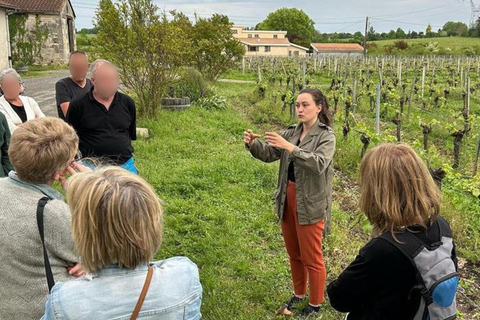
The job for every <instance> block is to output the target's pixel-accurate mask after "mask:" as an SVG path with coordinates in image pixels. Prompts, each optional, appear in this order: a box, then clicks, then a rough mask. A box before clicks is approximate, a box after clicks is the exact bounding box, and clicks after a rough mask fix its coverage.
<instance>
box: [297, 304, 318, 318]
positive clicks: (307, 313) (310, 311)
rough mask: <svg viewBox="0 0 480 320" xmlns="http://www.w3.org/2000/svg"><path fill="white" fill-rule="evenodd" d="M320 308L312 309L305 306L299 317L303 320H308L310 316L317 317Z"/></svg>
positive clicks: (309, 306)
mask: <svg viewBox="0 0 480 320" xmlns="http://www.w3.org/2000/svg"><path fill="white" fill-rule="evenodd" d="M320 311H321V310H320V306H318V307H313V306H311V305H310V304H307V305H306V306H305V308H303V310H302V313H301V314H300V316H301V317H303V318H308V317H310V316H312V315H318V314H320Z"/></svg>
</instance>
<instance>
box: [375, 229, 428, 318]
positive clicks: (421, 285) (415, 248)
mask: <svg viewBox="0 0 480 320" xmlns="http://www.w3.org/2000/svg"><path fill="white" fill-rule="evenodd" d="M395 237H396V238H397V239H398V241H400V243H399V242H397V241H396V240H395V238H394V237H393V235H392V233H391V232H385V233H383V234H382V235H380V237H379V238H381V239H384V240H386V241H388V242H389V243H391V244H392V245H393V246H394V247H396V248H397V249H399V250H400V251H401V252H402V253H403V255H404V256H405V257H406V258H407V259H408V260H409V261H410V263H411V264H412V266H413V267H414V268H415V278H416V280H417V285H415V286H414V287H413V288H412V290H411V291H410V295H411V293H412V291H419V292H420V294H421V295H422V297H423V298H424V299H425V303H426V308H425V312H428V309H427V307H428V306H429V305H430V304H432V303H433V298H432V294H431V293H430V290H428V288H427V286H426V285H425V281H424V280H423V278H422V275H421V274H420V271H419V270H418V267H417V264H416V263H415V261H414V258H415V257H416V256H417V255H418V254H419V253H420V252H421V251H422V250H423V248H425V245H424V243H423V242H422V241H420V239H418V238H417V237H415V236H414V235H413V234H412V233H411V232H409V231H404V232H401V233H396V234H395Z"/></svg>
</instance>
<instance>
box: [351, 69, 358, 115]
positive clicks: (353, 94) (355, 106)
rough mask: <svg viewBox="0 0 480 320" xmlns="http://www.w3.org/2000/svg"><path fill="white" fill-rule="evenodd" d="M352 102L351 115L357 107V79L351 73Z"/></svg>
mask: <svg viewBox="0 0 480 320" xmlns="http://www.w3.org/2000/svg"><path fill="white" fill-rule="evenodd" d="M352 87H353V88H352V104H353V115H355V111H356V109H357V79H356V78H355V74H353V84H352Z"/></svg>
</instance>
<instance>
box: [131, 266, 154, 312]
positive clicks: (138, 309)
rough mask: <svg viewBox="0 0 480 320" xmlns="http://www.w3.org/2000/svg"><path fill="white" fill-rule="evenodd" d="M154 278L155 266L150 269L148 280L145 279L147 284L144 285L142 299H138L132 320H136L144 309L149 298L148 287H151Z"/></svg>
mask: <svg viewBox="0 0 480 320" xmlns="http://www.w3.org/2000/svg"><path fill="white" fill-rule="evenodd" d="M152 276H153V266H149V267H148V273H147V278H146V279H145V283H144V284H143V289H142V292H141V293H140V297H138V301H137V304H136V305H135V309H134V310H133V313H132V316H131V317H130V320H135V319H137V317H138V314H139V313H140V309H142V305H143V301H145V297H146V296H147V292H148V287H150V282H151V281H152Z"/></svg>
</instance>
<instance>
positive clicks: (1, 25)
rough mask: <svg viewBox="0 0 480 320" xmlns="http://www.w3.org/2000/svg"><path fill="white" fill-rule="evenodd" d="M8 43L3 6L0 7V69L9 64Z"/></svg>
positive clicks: (5, 14)
mask: <svg viewBox="0 0 480 320" xmlns="http://www.w3.org/2000/svg"><path fill="white" fill-rule="evenodd" d="M8 56H9V43H8V29H7V13H6V12H5V9H4V8H0V70H3V69H6V68H8V67H9V66H10V64H9V61H8Z"/></svg>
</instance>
